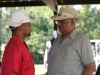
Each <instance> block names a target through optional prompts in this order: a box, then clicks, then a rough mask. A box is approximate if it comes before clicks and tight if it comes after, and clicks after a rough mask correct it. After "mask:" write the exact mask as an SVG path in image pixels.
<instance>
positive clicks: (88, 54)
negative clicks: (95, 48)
mask: <svg viewBox="0 0 100 75" xmlns="http://www.w3.org/2000/svg"><path fill="white" fill-rule="evenodd" d="M80 56H81V60H82V63H83V64H84V65H87V64H89V63H92V62H94V58H93V52H92V46H91V43H90V40H89V39H88V37H87V36H84V37H83V38H82V41H81V55H80Z"/></svg>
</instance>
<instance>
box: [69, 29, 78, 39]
mask: <svg viewBox="0 0 100 75" xmlns="http://www.w3.org/2000/svg"><path fill="white" fill-rule="evenodd" d="M77 33H78V30H77V29H76V28H75V29H74V30H73V31H72V33H71V34H70V35H69V37H71V38H72V39H73V40H74V39H75V37H76V35H77Z"/></svg>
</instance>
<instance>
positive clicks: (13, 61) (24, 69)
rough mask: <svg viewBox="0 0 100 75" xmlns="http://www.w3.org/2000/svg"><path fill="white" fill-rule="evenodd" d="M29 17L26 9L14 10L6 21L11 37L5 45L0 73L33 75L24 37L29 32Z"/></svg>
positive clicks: (4, 74)
mask: <svg viewBox="0 0 100 75" xmlns="http://www.w3.org/2000/svg"><path fill="white" fill-rule="evenodd" d="M30 22H34V20H32V19H30V18H29V16H28V13H27V11H26V10H14V11H12V12H11V13H10V20H8V21H6V22H5V24H7V25H8V26H9V27H10V29H11V31H12V37H11V38H10V40H9V42H8V43H7V45H6V47H5V51H4V54H3V59H2V70H1V75H35V70H34V62H33V61H34V60H33V57H32V56H31V54H30V52H29V49H28V46H27V44H26V43H25V41H24V39H25V38H26V37H27V36H30V34H31V25H30Z"/></svg>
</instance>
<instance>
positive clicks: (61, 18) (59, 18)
mask: <svg viewBox="0 0 100 75" xmlns="http://www.w3.org/2000/svg"><path fill="white" fill-rule="evenodd" d="M74 18H76V19H80V18H84V17H83V16H75V17H63V16H58V15H55V16H51V19H52V20H64V19H74Z"/></svg>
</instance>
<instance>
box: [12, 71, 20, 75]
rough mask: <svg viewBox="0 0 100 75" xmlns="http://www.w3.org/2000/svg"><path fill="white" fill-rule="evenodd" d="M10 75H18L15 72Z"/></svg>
mask: <svg viewBox="0 0 100 75" xmlns="http://www.w3.org/2000/svg"><path fill="white" fill-rule="evenodd" d="M11 75H19V74H18V73H16V72H13V73H12V74H11Z"/></svg>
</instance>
